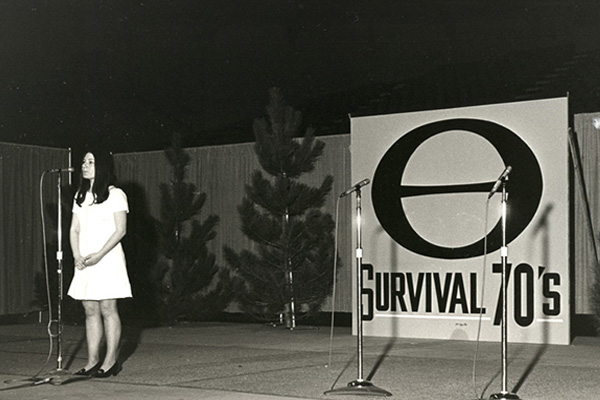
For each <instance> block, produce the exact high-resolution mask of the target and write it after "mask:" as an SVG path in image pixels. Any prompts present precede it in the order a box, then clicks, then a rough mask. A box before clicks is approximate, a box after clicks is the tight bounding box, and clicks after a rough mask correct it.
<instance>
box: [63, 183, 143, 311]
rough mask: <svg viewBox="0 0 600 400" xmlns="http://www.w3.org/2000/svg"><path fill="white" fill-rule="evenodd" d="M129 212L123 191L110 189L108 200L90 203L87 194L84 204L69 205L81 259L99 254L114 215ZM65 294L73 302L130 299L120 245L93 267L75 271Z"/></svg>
mask: <svg viewBox="0 0 600 400" xmlns="http://www.w3.org/2000/svg"><path fill="white" fill-rule="evenodd" d="M119 211H125V212H129V206H128V204H127V196H126V195H125V192H123V190H121V189H119V188H117V187H115V186H111V187H110V188H109V195H108V198H107V199H106V200H105V201H104V202H102V203H100V204H94V198H93V195H92V194H91V193H89V192H88V193H87V194H86V197H85V201H84V203H83V204H82V205H81V207H80V206H78V205H77V204H76V203H75V202H73V213H74V214H77V216H78V218H79V251H80V254H81V255H82V256H87V255H88V254H91V253H95V252H97V251H99V250H100V249H101V248H102V246H104V244H105V243H106V241H107V240H108V238H110V236H111V235H112V234H113V233H114V232H115V229H116V227H115V220H114V213H116V212H119ZM67 294H68V295H69V296H70V297H72V298H74V299H76V300H106V299H120V298H125V297H132V294H131V285H130V283H129V277H128V276H127V265H126V262H125V253H124V252H123V247H122V246H121V243H118V244H117V245H116V246H115V247H113V248H112V249H111V250H110V251H109V252H108V253H107V254H106V255H105V256H104V257H103V258H102V259H101V260H100V261H99V262H98V263H97V264H95V265H92V266H89V267H87V268H84V269H82V270H79V269H77V268H76V269H75V274H74V275H73V280H72V281H71V286H70V287H69V291H68V292H67Z"/></svg>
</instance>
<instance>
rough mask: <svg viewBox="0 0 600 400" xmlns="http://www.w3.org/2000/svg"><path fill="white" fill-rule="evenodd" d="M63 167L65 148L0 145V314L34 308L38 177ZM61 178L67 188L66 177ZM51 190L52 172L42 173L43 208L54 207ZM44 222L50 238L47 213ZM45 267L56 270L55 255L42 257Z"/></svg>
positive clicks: (39, 248) (38, 268) (39, 250)
mask: <svg viewBox="0 0 600 400" xmlns="http://www.w3.org/2000/svg"><path fill="white" fill-rule="evenodd" d="M68 166H69V150H67V149H53V148H45V147H36V146H24V145H15V144H8V143H0V188H1V190H2V195H1V196H0V232H1V235H0V315H8V314H20V313H27V312H30V311H34V310H39V309H40V307H39V306H37V305H36V304H35V292H36V289H37V290H39V288H36V286H35V277H36V275H38V274H40V273H42V272H43V251H44V243H43V240H42V228H41V213H40V208H41V206H40V194H39V193H40V190H39V187H40V178H41V176H42V173H43V172H44V171H46V170H48V169H52V168H63V167H68ZM61 179H63V183H64V184H65V185H67V184H68V176H67V174H64V176H63V178H61ZM63 186H64V185H63ZM57 192H58V191H57V177H56V174H46V179H45V180H44V186H43V192H42V193H43V195H44V200H45V207H44V208H46V209H47V208H48V207H51V205H52V204H56V203H57V201H56V194H57ZM45 211H46V210H45ZM45 218H46V224H47V225H46V227H47V230H48V240H52V238H55V236H56V226H57V224H56V221H50V215H48V214H45ZM67 243H68V242H67ZM54 248H56V246H55V247H54ZM48 264H49V267H50V268H53V269H54V270H56V266H57V261H56V253H55V252H54V253H52V252H51V253H50V254H48ZM42 289H43V288H42Z"/></svg>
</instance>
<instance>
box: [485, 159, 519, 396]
mask: <svg viewBox="0 0 600 400" xmlns="http://www.w3.org/2000/svg"><path fill="white" fill-rule="evenodd" d="M509 168H510V167H509ZM508 172H510V170H508ZM507 179H508V173H506V175H505V176H504V175H503V177H502V179H501V180H502V249H501V251H500V257H501V259H502V324H501V331H502V334H501V341H502V390H501V391H500V393H494V394H492V395H491V396H490V400H518V399H520V397H519V396H518V395H517V394H515V393H509V391H508V388H507V386H508V376H507V375H508V373H507V372H508V361H507V357H508V326H507V325H508V323H507V319H508V296H507V293H506V292H507V286H508V282H507V279H506V277H507V271H506V269H507V259H508V247H506V200H507V193H506V180H507Z"/></svg>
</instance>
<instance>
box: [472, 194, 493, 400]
mask: <svg viewBox="0 0 600 400" xmlns="http://www.w3.org/2000/svg"><path fill="white" fill-rule="evenodd" d="M489 209H490V198H488V199H487V200H486V202H485V218H484V222H483V272H482V275H481V276H482V279H481V280H482V285H481V297H480V299H479V304H481V307H480V309H479V320H478V323H477V336H476V339H475V354H474V355H473V369H472V372H471V379H472V384H473V391H474V393H475V399H477V400H481V399H483V393H481V395H479V389H478V388H477V357H478V356H479V342H480V339H481V325H482V320H483V310H484V308H485V307H484V306H483V301H484V299H485V277H486V270H487V238H488V216H489ZM484 390H485V389H484Z"/></svg>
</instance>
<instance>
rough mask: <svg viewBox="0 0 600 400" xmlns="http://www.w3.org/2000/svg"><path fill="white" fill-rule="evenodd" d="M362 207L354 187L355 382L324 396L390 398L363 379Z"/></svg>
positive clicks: (359, 194)
mask: <svg viewBox="0 0 600 400" xmlns="http://www.w3.org/2000/svg"><path fill="white" fill-rule="evenodd" d="M361 213H362V206H361V193H360V187H358V186H357V187H356V311H355V312H356V330H357V332H356V352H357V357H356V358H357V363H356V366H357V368H356V369H357V371H356V376H357V377H356V380H354V381H352V382H350V383H348V386H346V387H341V388H337V389H332V390H328V391H326V392H325V394H350V395H365V396H391V395H392V394H391V393H390V392H388V391H387V390H384V389H381V388H378V387H377V386H375V385H373V384H372V383H371V382H369V381H367V380H365V379H363V332H362V330H363V323H362V316H363V304H362V289H363V271H362V220H361V218H362V215H361Z"/></svg>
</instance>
